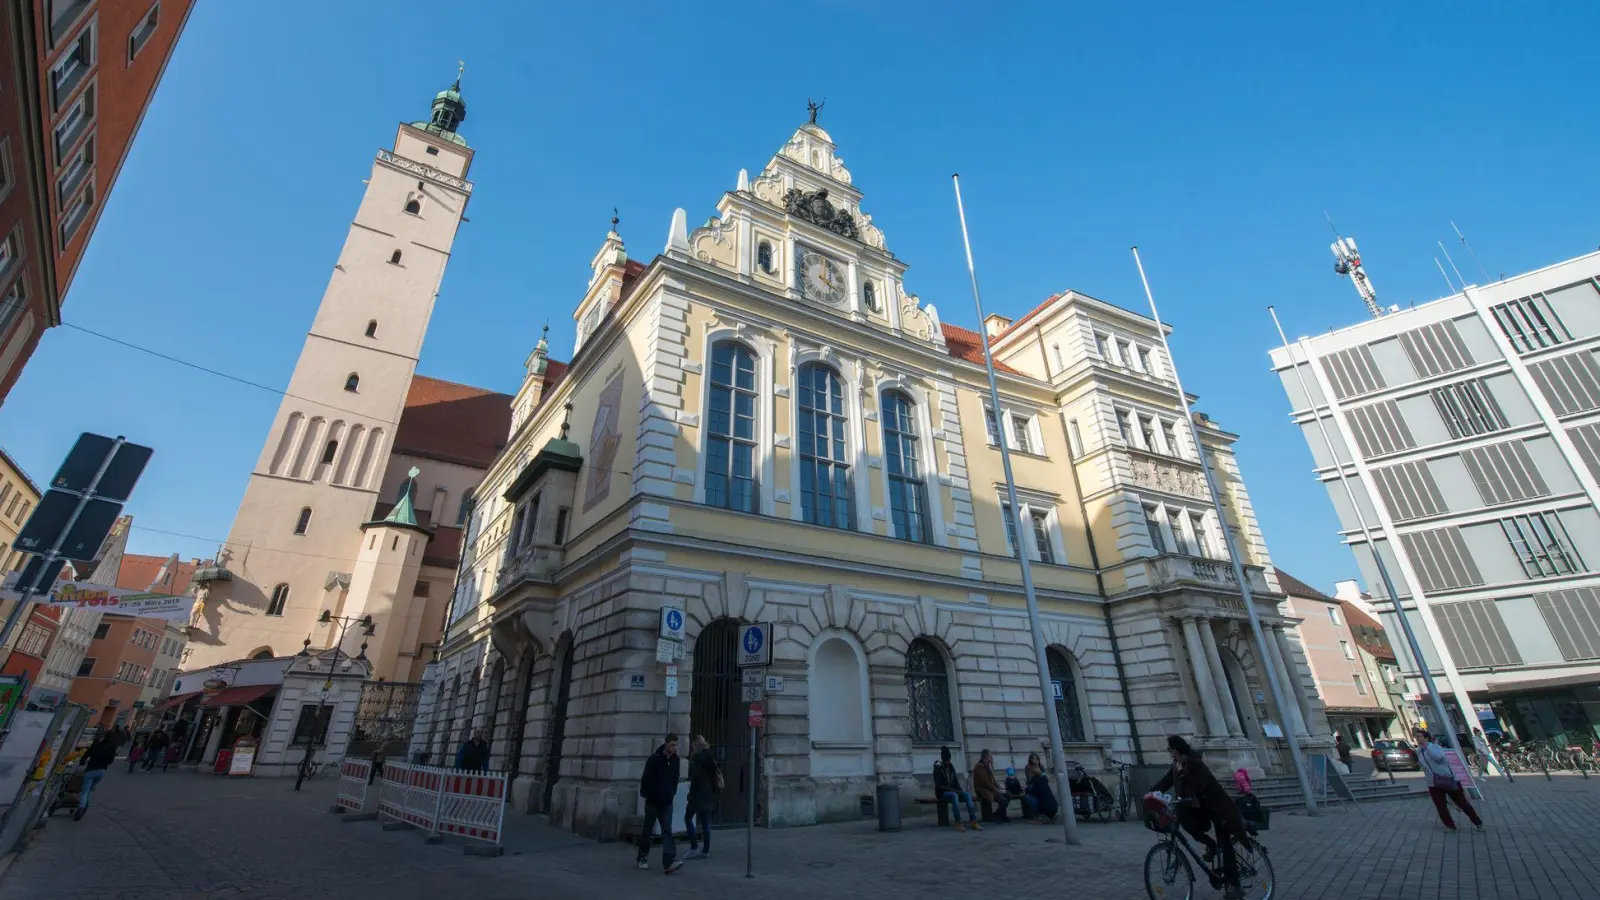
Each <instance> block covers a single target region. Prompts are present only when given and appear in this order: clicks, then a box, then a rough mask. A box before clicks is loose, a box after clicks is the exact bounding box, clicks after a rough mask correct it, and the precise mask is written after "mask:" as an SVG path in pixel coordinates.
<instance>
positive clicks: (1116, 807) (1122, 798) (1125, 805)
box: [1106, 756, 1133, 822]
mask: <svg viewBox="0 0 1600 900" xmlns="http://www.w3.org/2000/svg"><path fill="white" fill-rule="evenodd" d="M1106 765H1108V766H1110V767H1112V768H1113V769H1116V770H1117V796H1116V798H1115V799H1114V800H1112V804H1113V805H1112V807H1111V811H1112V812H1113V813H1115V814H1116V817H1117V821H1118V822H1126V821H1128V810H1129V809H1130V808H1131V807H1132V806H1133V793H1132V782H1131V781H1130V779H1129V775H1128V770H1129V769H1132V768H1133V766H1132V765H1131V764H1130V763H1122V762H1117V761H1116V760H1114V759H1112V758H1111V757H1109V756H1108V757H1106Z"/></svg>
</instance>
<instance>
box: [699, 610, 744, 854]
mask: <svg viewBox="0 0 1600 900" xmlns="http://www.w3.org/2000/svg"><path fill="white" fill-rule="evenodd" d="M738 643H739V623H738V622H737V621H735V620H733V619H718V620H716V621H715V622H712V623H711V624H710V625H707V626H706V627H705V630H704V631H701V632H700V636H699V637H698V638H696V639H695V642H694V686H693V689H692V693H691V694H690V704H689V731H690V733H691V734H699V735H704V736H705V739H706V742H707V743H709V744H710V745H711V753H712V755H713V756H714V757H716V760H717V765H719V766H721V767H722V777H723V781H724V782H725V784H726V787H725V788H724V790H723V791H722V794H721V795H720V796H719V797H718V803H717V808H716V810H715V811H714V812H713V818H712V824H713V825H729V824H735V823H743V822H744V821H745V809H746V806H747V805H748V801H747V799H746V798H747V797H748V796H749V793H748V792H749V791H750V790H751V789H752V786H753V785H754V783H755V781H756V780H757V778H758V777H759V772H752V771H750V730H749V726H748V724H747V721H746V716H745V706H744V704H743V703H742V702H740V699H739V696H740V692H739V664H738V650H739V648H738ZM680 746H681V745H680Z"/></svg>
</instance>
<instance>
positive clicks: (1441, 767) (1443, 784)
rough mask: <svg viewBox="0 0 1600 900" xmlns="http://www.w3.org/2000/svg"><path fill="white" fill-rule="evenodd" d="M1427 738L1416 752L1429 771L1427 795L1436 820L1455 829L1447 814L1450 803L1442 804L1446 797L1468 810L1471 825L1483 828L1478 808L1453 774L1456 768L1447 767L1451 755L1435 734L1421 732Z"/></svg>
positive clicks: (1454, 824) (1450, 830)
mask: <svg viewBox="0 0 1600 900" xmlns="http://www.w3.org/2000/svg"><path fill="white" fill-rule="evenodd" d="M1422 734H1423V737H1424V739H1425V740H1426V741H1427V743H1425V744H1424V745H1423V747H1422V752H1421V753H1419V754H1418V755H1417V757H1418V759H1421V760H1422V768H1423V770H1424V771H1425V772H1427V773H1428V796H1429V797H1431V798H1432V799H1433V808H1434V809H1435V810H1437V811H1438V812H1439V822H1440V824H1442V825H1444V830H1445V831H1448V832H1451V833H1454V832H1455V830H1456V821H1455V819H1453V818H1451V817H1450V807H1448V806H1446V805H1445V802H1444V801H1445V799H1446V798H1448V799H1449V800H1450V801H1451V802H1453V803H1454V804H1455V805H1456V807H1457V808H1459V809H1460V810H1461V811H1462V812H1464V813H1466V814H1467V818H1468V819H1471V820H1472V827H1473V828H1476V829H1478V830H1479V831H1482V830H1483V820H1482V819H1480V818H1478V811H1477V810H1475V809H1473V808H1472V801H1471V800H1468V799H1467V792H1466V791H1464V790H1462V789H1461V782H1460V780H1458V779H1457V778H1456V773H1455V770H1454V769H1452V768H1451V767H1450V755H1449V754H1448V753H1446V752H1445V749H1444V747H1442V746H1440V744H1439V738H1438V736H1437V735H1430V734H1428V733H1427V732H1423V733H1422Z"/></svg>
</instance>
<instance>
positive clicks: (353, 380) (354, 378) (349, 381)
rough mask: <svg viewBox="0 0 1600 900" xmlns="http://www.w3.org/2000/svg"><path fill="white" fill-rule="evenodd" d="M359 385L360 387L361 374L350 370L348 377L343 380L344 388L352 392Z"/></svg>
mask: <svg viewBox="0 0 1600 900" xmlns="http://www.w3.org/2000/svg"><path fill="white" fill-rule="evenodd" d="M359 387H361V376H360V375H357V374H356V373H354V372H351V373H350V377H349V378H346V379H345V380H344V389H345V390H347V391H349V392H350V393H352V394H353V393H355V392H356V389H357V388H359Z"/></svg>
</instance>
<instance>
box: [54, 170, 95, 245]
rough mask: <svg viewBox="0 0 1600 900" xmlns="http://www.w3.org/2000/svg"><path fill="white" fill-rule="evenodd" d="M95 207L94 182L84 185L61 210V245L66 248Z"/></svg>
mask: <svg viewBox="0 0 1600 900" xmlns="http://www.w3.org/2000/svg"><path fill="white" fill-rule="evenodd" d="M93 208H94V182H89V183H88V184H85V185H84V186H83V190H82V191H79V192H78V196H77V198H76V199H74V200H73V201H72V204H71V205H70V206H68V207H65V208H64V209H63V210H62V212H61V246H62V247H63V248H64V247H66V245H67V242H68V241H70V240H72V236H73V235H74V234H77V232H78V226H80V225H82V224H83V220H84V219H87V218H89V210H91V209H93Z"/></svg>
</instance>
